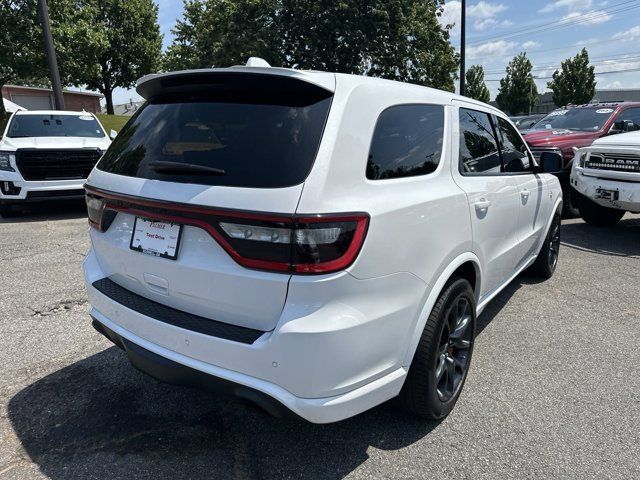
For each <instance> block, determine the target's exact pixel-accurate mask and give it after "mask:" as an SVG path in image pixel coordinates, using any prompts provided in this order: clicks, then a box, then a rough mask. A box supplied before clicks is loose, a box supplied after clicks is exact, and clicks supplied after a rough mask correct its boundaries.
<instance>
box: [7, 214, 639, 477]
mask: <svg viewBox="0 0 640 480" xmlns="http://www.w3.org/2000/svg"><path fill="white" fill-rule="evenodd" d="M87 228H88V227H87V222H86V218H85V217H84V212H83V209H82V206H81V205H68V206H64V208H62V207H56V208H55V209H51V210H40V211H36V212H34V213H32V214H31V215H29V216H26V217H23V218H18V219H5V220H3V219H0V265H1V266H2V274H1V277H0V278H1V283H0V365H1V366H2V367H1V368H2V370H1V371H2V375H1V376H0V478H2V479H33V478H51V479H67V478H83V479H88V478H91V479H113V478H139V479H141V478H150V479H151V478H153V479H187V478H225V479H226V478H243V479H244V478H328V479H340V478H344V477H348V478H474V479H475V478H640V461H639V460H638V458H639V457H640V349H638V341H639V339H640V334H639V333H638V332H639V329H638V324H639V323H640V216H638V215H635V216H632V215H627V216H626V217H625V218H624V219H623V221H622V222H621V223H620V224H619V225H618V226H617V227H616V228H604V229H598V228H594V227H590V226H588V225H586V224H584V223H583V222H582V221H581V220H567V221H564V223H563V230H562V236H563V248H562V249H561V257H560V263H559V266H558V270H557V271H556V274H555V276H554V277H553V278H552V279H551V280H550V281H548V282H542V283H538V282H537V281H534V280H533V279H532V278H529V277H527V276H525V275H521V276H520V277H518V278H517V279H516V280H515V281H514V282H513V283H512V284H511V285H510V286H509V287H508V288H507V289H506V291H504V292H503V293H502V294H500V295H499V296H498V297H497V298H496V299H495V300H494V301H493V302H492V303H491V304H490V305H489V307H488V308H487V310H486V311H485V312H484V313H483V314H482V316H481V317H480V319H479V326H478V338H477V344H476V350H475V352H474V359H473V364H472V367H471V371H470V376H469V379H468V381H467V384H466V386H465V389H464V391H463V393H462V396H461V398H460V401H459V402H458V404H457V406H456V408H455V410H454V411H453V413H452V414H451V415H450V416H449V417H448V418H447V419H445V420H444V421H443V422H441V423H425V422H422V421H419V420H416V419H415V418H412V417H410V416H407V415H405V414H403V413H401V412H399V411H397V410H395V409H394V408H393V407H392V406H388V405H383V406H381V407H378V408H376V409H374V410H372V411H369V412H367V413H364V414H362V415H359V416H357V417H355V418H352V419H349V420H346V421H344V422H341V423H337V424H331V425H312V424H307V423H303V422H302V421H296V420H293V419H287V420H281V419H275V418H271V417H269V416H267V415H266V414H264V413H262V412H260V411H258V410H256V409H254V408H253V407H250V406H247V405H244V404H239V403H237V402H235V401H233V400H230V399H227V398H220V397H217V396H215V395H212V394H209V393H203V392H200V391H196V390H190V389H186V388H180V387H174V386H168V385H163V384H160V383H158V382H156V381H155V380H153V379H151V378H149V377H147V376H145V375H143V374H141V373H139V372H138V371H136V370H135V369H133V368H132V367H131V366H130V365H129V363H128V361H127V359H126V356H125V355H124V353H123V352H122V351H120V350H119V349H118V348H116V347H114V346H112V345H111V344H110V343H109V342H107V341H106V340H105V339H104V338H102V337H101V336H100V335H99V334H97V333H96V332H95V331H94V330H93V329H92V327H91V325H90V322H89V318H88V315H87V310H88V304H87V302H86V298H85V292H84V287H83V281H82V274H81V261H82V258H83V256H84V253H85V252H86V250H87Z"/></svg>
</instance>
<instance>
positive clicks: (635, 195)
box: [571, 167, 640, 213]
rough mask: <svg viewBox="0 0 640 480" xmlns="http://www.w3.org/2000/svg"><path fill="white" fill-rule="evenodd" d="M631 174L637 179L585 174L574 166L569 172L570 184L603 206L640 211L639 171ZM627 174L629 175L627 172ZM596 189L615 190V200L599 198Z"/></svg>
mask: <svg viewBox="0 0 640 480" xmlns="http://www.w3.org/2000/svg"><path fill="white" fill-rule="evenodd" d="M600 173H601V174H602V175H607V172H606V171H602V172H600ZM615 173H618V172H615ZM624 173H626V172H624ZM631 175H633V176H637V177H638V180H639V181H638V182H632V181H621V180H616V179H610V178H602V177H595V176H592V175H585V174H583V169H582V168H579V167H575V168H574V169H573V171H572V173H571V186H572V187H573V188H574V189H575V190H576V191H577V192H578V193H580V194H582V195H584V196H585V197H587V198H588V199H589V200H591V201H593V202H595V203H597V204H598V205H601V206H603V207H607V208H615V209H618V210H624V211H627V212H634V213H640V173H639V174H631ZM627 176H630V175H629V174H628V175H627ZM598 189H604V190H611V191H617V192H618V193H617V195H618V198H617V200H609V199H604V198H599V195H598V194H597V190H598Z"/></svg>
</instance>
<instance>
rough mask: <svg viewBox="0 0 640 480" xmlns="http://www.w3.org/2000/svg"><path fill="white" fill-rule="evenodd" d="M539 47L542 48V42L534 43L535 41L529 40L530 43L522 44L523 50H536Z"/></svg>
mask: <svg viewBox="0 0 640 480" xmlns="http://www.w3.org/2000/svg"><path fill="white" fill-rule="evenodd" d="M539 46H540V42H534V41H533V40H529V41H528V42H524V43H523V44H522V48H524V49H525V50H526V49H528V48H535V47H539Z"/></svg>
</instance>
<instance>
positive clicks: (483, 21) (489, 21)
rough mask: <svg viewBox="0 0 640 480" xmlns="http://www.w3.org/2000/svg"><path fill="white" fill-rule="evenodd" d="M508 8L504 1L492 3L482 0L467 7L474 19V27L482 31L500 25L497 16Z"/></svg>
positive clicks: (468, 12)
mask: <svg viewBox="0 0 640 480" xmlns="http://www.w3.org/2000/svg"><path fill="white" fill-rule="evenodd" d="M506 9H507V7H506V6H505V5H503V4H502V3H490V2H485V1H484V0H481V1H480V2H478V3H476V4H475V5H471V6H470V7H469V8H467V14H468V15H469V17H471V18H472V19H473V28H474V29H475V30H480V31H481V30H486V29H487V28H490V27H494V26H496V25H498V23H499V22H498V20H497V19H496V17H497V16H498V14H499V13H501V12H504V11H505V10H506ZM500 23H502V22H500Z"/></svg>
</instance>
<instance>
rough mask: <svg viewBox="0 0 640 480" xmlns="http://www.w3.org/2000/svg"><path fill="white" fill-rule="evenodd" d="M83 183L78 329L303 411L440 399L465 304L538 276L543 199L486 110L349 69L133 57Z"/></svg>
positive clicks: (546, 268) (439, 412) (548, 197)
mask: <svg viewBox="0 0 640 480" xmlns="http://www.w3.org/2000/svg"><path fill="white" fill-rule="evenodd" d="M137 91H138V92H139V94H140V95H142V96H143V97H144V98H146V99H147V102H146V104H145V105H144V106H143V107H142V108H141V109H140V110H139V111H138V112H137V113H136V114H135V116H134V117H132V119H131V120H130V121H129V122H128V123H127V125H126V126H125V127H124V129H123V130H122V131H121V132H120V134H119V135H118V137H117V138H116V140H115V141H114V143H113V144H112V146H111V147H110V148H109V150H108V151H107V153H106V154H105V155H104V157H103V158H102V159H101V161H100V162H99V163H98V165H97V167H96V168H95V169H94V170H93V172H92V173H91V175H90V176H89V178H88V180H87V184H86V191H87V206H88V212H89V222H90V225H91V227H92V228H91V229H90V236H91V244H92V247H91V249H90V251H89V253H88V255H87V257H86V259H85V261H84V272H85V276H86V283H87V289H88V292H89V297H90V302H91V305H92V307H91V312H90V313H91V316H92V317H93V319H94V322H93V325H94V327H95V328H96V329H97V330H98V331H99V332H101V333H102V334H104V335H105V336H106V337H108V338H109V339H110V340H112V341H113V342H114V343H115V344H116V345H118V346H120V347H122V348H123V349H124V350H125V351H126V352H127V354H128V356H129V359H130V360H131V362H132V363H133V364H134V365H135V366H136V367H137V368H139V369H140V370H142V371H144V372H147V373H149V374H150V375H152V376H154V377H156V378H158V379H161V380H164V381H168V382H172V383H178V384H188V385H198V386H200V387H204V388H217V387H219V386H223V387H226V388H227V389H228V390H229V391H231V392H232V393H233V394H235V395H237V396H239V397H242V398H244V399H248V400H250V401H252V402H255V403H257V404H258V405H260V406H262V407H263V408H265V409H266V410H268V411H269V412H273V413H276V412H279V411H280V410H282V409H281V407H282V406H284V407H286V409H284V410H285V411H286V410H287V409H288V410H290V411H293V412H295V413H296V414H298V415H299V416H301V417H303V418H305V419H307V420H309V421H311V422H317V423H325V422H332V421H337V420H341V419H344V418H347V417H350V416H352V415H355V414H357V413H359V412H362V411H364V410H367V409H369V408H371V407H373V406H375V405H378V404H380V403H382V402H384V401H386V400H389V399H391V398H394V397H397V396H399V399H398V400H399V402H400V403H402V404H403V405H404V406H405V407H406V408H408V409H409V410H410V411H412V412H414V413H416V414H418V415H421V416H423V417H426V418H442V417H443V416H445V415H447V414H448V413H449V411H450V410H451V409H452V408H453V405H454V404H455V402H456V400H457V398H458V395H459V394H460V390H461V388H462V385H463V383H464V380H465V377H466V374H467V371H468V367H469V363H470V361H471V353H472V349H473V342H474V333H475V323H476V316H477V315H478V314H479V313H480V312H481V311H482V309H483V308H484V307H485V306H486V305H487V303H488V302H489V301H490V300H491V299H492V298H493V297H495V296H496V295H497V294H498V293H499V292H500V290H502V289H503V288H504V287H505V286H506V285H507V284H508V283H509V282H510V281H511V280H512V279H513V278H514V277H515V276H516V275H518V273H520V272H521V271H522V270H524V269H525V268H527V267H531V268H533V270H534V271H535V272H536V273H538V274H540V275H542V276H544V277H550V276H551V275H552V274H553V271H554V269H555V266H556V262H557V258H558V248H559V243H560V230H559V228H560V212H561V202H562V195H561V190H560V185H559V183H558V180H557V179H556V178H555V177H554V176H552V175H547V174H542V173H541V172H542V171H543V170H549V171H556V170H558V169H559V164H560V158H559V156H557V155H554V154H552V153H549V154H546V156H544V157H543V158H542V161H541V163H542V164H544V166H543V167H539V166H538V165H537V164H536V163H535V162H534V160H533V157H532V156H531V153H530V152H529V150H528V149H527V147H526V145H525V143H524V141H523V140H522V137H521V136H520V134H519V133H518V132H517V130H516V129H515V128H514V126H513V124H512V123H511V122H510V121H509V120H508V119H507V117H506V116H505V115H504V114H503V113H502V112H500V111H499V110H496V109H494V108H492V107H490V106H488V105H486V104H483V103H480V102H476V101H473V100H470V99H467V98H463V97H459V96H456V95H453V94H451V93H447V92H442V91H438V90H433V89H430V88H424V87H419V86H415V85H408V84H404V83H399V82H393V81H387V80H380V79H375V78H367V77H360V76H352V75H342V74H334V73H323V72H308V71H296V70H289V69H280V68H268V67H232V68H227V69H206V70H194V71H183V72H174V73H166V74H160V75H150V76H147V77H144V78H142V79H141V80H140V81H139V82H138V85H137Z"/></svg>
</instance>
